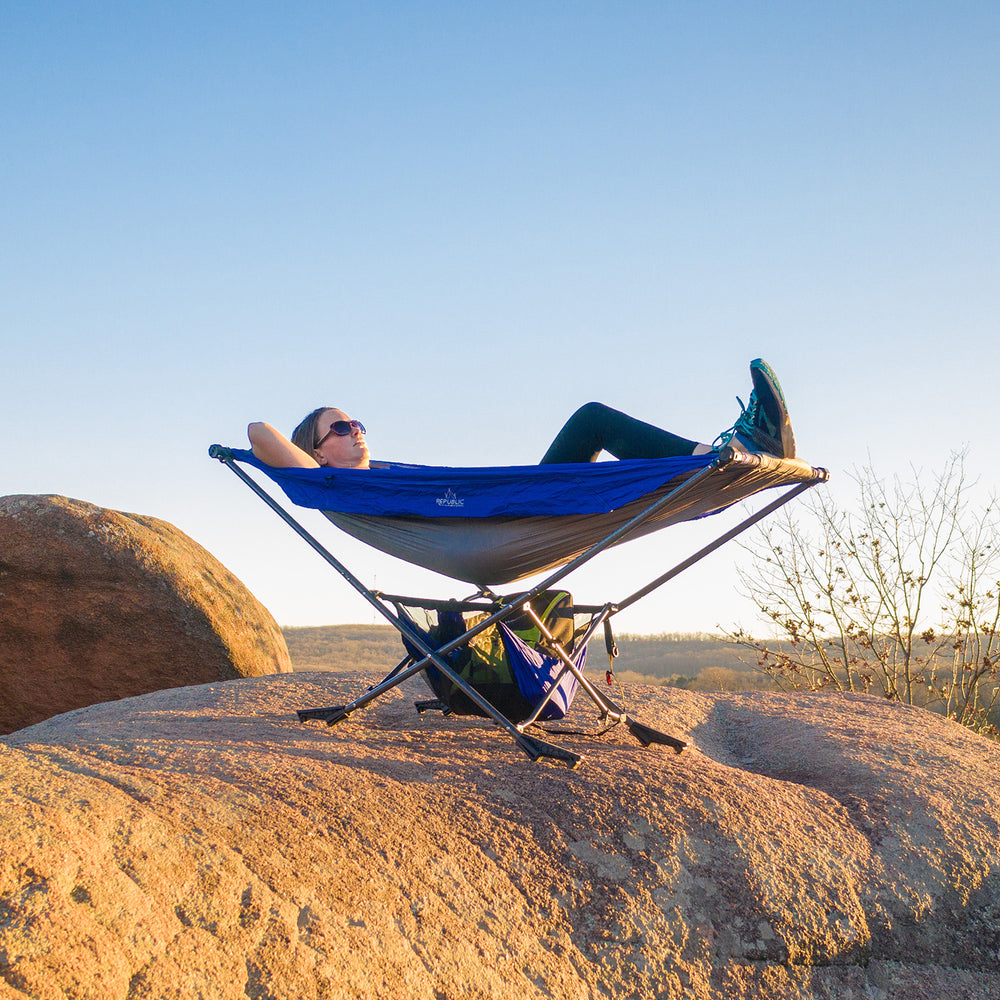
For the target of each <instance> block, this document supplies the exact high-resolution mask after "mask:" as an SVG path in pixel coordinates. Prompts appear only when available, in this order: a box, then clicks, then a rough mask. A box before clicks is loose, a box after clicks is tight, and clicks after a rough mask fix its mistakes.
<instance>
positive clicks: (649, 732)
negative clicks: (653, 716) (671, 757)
mask: <svg viewBox="0 0 1000 1000" xmlns="http://www.w3.org/2000/svg"><path fill="white" fill-rule="evenodd" d="M625 724H626V725H627V726H628V731H629V732H630V733H631V734H632V735H633V736H634V737H635V738H636V739H637V740H638V741H639V742H640V743H641V744H642V745H643V746H644V747H648V746H649V745H650V744H651V743H659V744H661V745H662V746H667V747H673V749H674V750H676V751H677V753H680V752H681V751H682V750H683V749H684V748H685V747H686V746H687V744H686V743H685V742H684V741H683V740H679V739H676V738H675V737H673V736H667V734H666V733H661V732H660V731H659V730H657V729H651V728H650V727H649V726H644V725H643V724H642V723H641V722H636V721H635V719H626V720H625Z"/></svg>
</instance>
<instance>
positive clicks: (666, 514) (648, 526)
mask: <svg viewBox="0 0 1000 1000" xmlns="http://www.w3.org/2000/svg"><path fill="white" fill-rule="evenodd" d="M824 476H825V472H824V471H823V470H821V469H814V468H813V467H812V466H810V465H808V464H807V463H806V462H803V461H800V460H798V459H777V458H771V457H770V456H764V455H747V454H745V453H737V457H736V458H735V459H734V460H733V461H729V462H726V463H724V464H721V465H720V466H719V467H717V468H714V469H712V471H711V474H710V475H708V476H706V477H705V478H703V479H702V480H701V481H700V483H699V484H698V485H697V486H696V487H695V488H694V489H693V490H692V491H691V492H686V493H685V494H684V495H683V496H682V497H679V498H678V501H677V503H676V504H674V503H669V504H667V505H666V506H665V507H663V508H661V509H660V510H659V511H657V513H656V514H654V515H653V516H652V517H651V518H650V519H649V520H648V521H646V522H644V523H643V524H641V525H640V526H639V527H638V528H636V529H635V530H634V531H632V532H630V533H629V534H628V535H627V536H626V537H624V538H622V539H620V540H619V542H616V543H615V544H620V543H621V542H622V541H630V540H631V539H633V538H638V537H640V536H641V535H646V534H649V533H650V532H653V531H658V530H659V529H660V528H665V527H666V526H667V525H670V524H678V523H680V522H681V521H689V520H691V519H693V518H696V517H700V516H702V515H704V514H710V513H713V512H714V511H718V510H722V509H724V508H726V507H728V506H730V505H731V504H734V503H738V502H739V501H741V500H745V499H747V498H748V497H750V496H753V494H755V493H759V492H760V491H761V490H766V489H770V488H772V487H781V486H793V485H795V484H797V483H803V482H810V481H812V480H815V479H818V478H822V477H824ZM680 482H681V478H680V477H678V479H674V480H672V481H671V482H670V483H668V484H666V485H664V486H662V487H660V489H659V490H657V491H654V492H653V493H650V494H647V495H646V496H644V497H641V498H640V499H639V500H635V501H633V502H632V503H629V504H626V505H625V506H623V507H619V508H617V509H616V510H613V511H610V512H608V513H606V514H568V515H563V516H544V517H491V518H471V517H441V518H424V517H395V516H369V515H364V514H341V513H337V512H335V511H324V512H323V513H324V514H325V515H326V516H327V517H328V518H329V519H330V520H331V521H332V522H333V523H334V524H335V525H337V527H338V528H340V529H342V530H343V531H346V532H347V533H348V534H349V535H353V536H354V537H355V538H357V539H359V540H360V541H362V542H365V543H366V544H368V545H371V546H372V547H373V548H376V549H379V550H381V551H382V552H387V553H388V554H389V555H392V556H396V557H397V558H398V559H403V560H405V561H406V562H409V563H413V564H414V565H417V566H423V567H424V568H425V569H429V570H433V571H434V572H435V573H441V574H443V575H444V576H447V577H450V578H452V579H454V580H463V581H465V582H467V583H472V584H475V585H476V586H494V585H498V584H505V583H511V582H513V581H515V580H521V579H523V578H524V577H527V576H532V575H534V574H535V573H541V572H543V571H545V570H548V569H552V568H554V567H557V566H563V565H565V564H566V563H568V562H569V561H570V560H571V559H574V558H575V557H576V556H578V555H580V554H581V553H582V552H586V551H587V549H589V548H590V547H591V546H592V545H595V544H596V543H597V542H599V541H602V540H603V539H605V538H607V536H608V535H610V534H611V533H612V532H613V531H614V530H615V529H616V528H619V527H621V526H622V525H624V524H627V523H628V522H629V521H630V520H631V519H632V518H633V517H635V516H636V515H637V514H639V513H641V512H642V511H643V510H645V509H646V508H647V507H649V506H650V505H651V504H652V503H653V502H654V501H655V500H657V499H659V498H660V497H662V496H665V495H666V494H667V493H669V492H670V491H671V490H673V489H675V488H676V487H677V486H678V485H679V483H680Z"/></svg>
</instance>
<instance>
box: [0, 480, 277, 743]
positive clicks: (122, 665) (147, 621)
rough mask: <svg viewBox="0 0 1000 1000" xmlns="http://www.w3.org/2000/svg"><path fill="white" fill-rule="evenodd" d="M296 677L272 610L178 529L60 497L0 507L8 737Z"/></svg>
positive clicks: (2, 668) (3, 707) (0, 680)
mask: <svg viewBox="0 0 1000 1000" xmlns="http://www.w3.org/2000/svg"><path fill="white" fill-rule="evenodd" d="M290 670H291V664H290V662H289V659H288V650H287V648H286V646H285V640H284V638H283V637H282V635H281V631H280V629H279V628H278V626H277V624H276V623H275V621H274V619H273V618H272V617H271V615H270V614H269V613H268V612H267V610H266V609H265V608H264V607H263V605H261V604H260V602H259V601H257V600H256V598H254V596H253V595H252V594H251V593H250V592H249V591H248V590H247V589H246V587H244V586H243V584H242V583H240V581H239V580H237V579H236V577H235V576H233V574H232V573H230V572H229V571H228V570H227V569H226V568H225V567H224V566H223V565H222V564H221V563H220V562H219V561H218V560H217V559H215V558H214V557H213V556H212V555H211V554H210V553H208V552H207V551H205V549H203V548H202V547H201V546H200V545H198V544H197V543H196V542H194V541H192V540H191V539H190V538H188V536H187V535H185V534H184V533H183V532H182V531H178V529H177V528H175V527H174V526H173V525H171V524H168V523H167V522H166V521H160V520H157V519H156V518H154V517H144V516H143V515H141V514H124V513H121V512H119V511H113V510H104V509H103V508H101V507H95V506H94V505H93V504H89V503H83V502H81V501H79V500H70V499H67V498H66V497H60V496H8V497H2V498H0V732H11V731H13V730H15V729H20V728H21V727H22V726H27V725H30V724H32V723H35V722H38V721H40V720H42V719H46V718H48V717H49V716H51V715H55V714H57V713H60V712H66V711H68V710H69V709H73V708H79V707H80V706H82V705H92V704H94V703H95V702H100V701H109V700H111V699H115V698H124V697H129V696H131V695H136V694H143V693H145V692H148V691H156V690H159V689H160V688H167V687H180V686H183V685H189V684H200V683H204V682H206V681H213V680H225V679H228V678H236V677H245V676H256V675H260V674H268V673H274V672H285V671H290Z"/></svg>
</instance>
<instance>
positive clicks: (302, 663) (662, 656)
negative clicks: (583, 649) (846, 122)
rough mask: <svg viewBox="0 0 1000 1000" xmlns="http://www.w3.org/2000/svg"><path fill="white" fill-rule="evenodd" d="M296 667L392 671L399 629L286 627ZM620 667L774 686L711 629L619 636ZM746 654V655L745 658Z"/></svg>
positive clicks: (706, 686) (705, 684)
mask: <svg viewBox="0 0 1000 1000" xmlns="http://www.w3.org/2000/svg"><path fill="white" fill-rule="evenodd" d="M282 632H283V633H284V635H285V642H286V643H287V644H288V652H289V654H290V655H291V658H292V666H293V667H294V669H295V670H330V671H336V672H341V671H354V670H375V671H386V672H388V671H389V670H390V669H391V668H392V667H394V666H395V665H396V664H397V663H398V662H399V661H400V660H401V659H402V658H403V656H404V654H405V651H404V649H403V644H402V642H401V641H400V638H399V634H398V633H397V632H396V630H395V629H394V628H393V627H392V626H391V625H325V626H319V627H314V628H284V629H282ZM615 641H616V643H617V645H618V653H619V655H618V657H617V659H616V660H615V664H614V669H615V673H616V674H617V675H618V676H619V678H620V679H621V680H624V681H633V682H637V683H646V684H673V685H676V686H678V687H690V688H693V689H702V690H743V689H746V688H760V687H764V688H766V687H769V686H770V683H769V682H768V681H767V680H766V678H764V677H762V676H761V675H760V674H758V673H756V672H755V671H754V670H753V663H752V662H748V661H747V660H746V656H747V654H746V651H743V652H742V653H741V652H740V651H739V650H738V649H737V648H736V647H735V646H734V645H732V644H731V643H728V642H726V641H725V640H724V639H722V638H720V637H718V636H714V635H710V634H708V633H705V632H661V633H659V634H658V635H632V634H630V633H623V634H622V635H618V636H615ZM741 657H742V658H741ZM588 658H589V664H590V668H591V669H592V670H600V671H603V670H606V669H607V664H608V658H607V654H606V652H605V645H604V637H603V634H602V633H601V632H598V634H597V635H596V636H595V637H594V639H593V640H592V641H591V643H590V649H589V651H588Z"/></svg>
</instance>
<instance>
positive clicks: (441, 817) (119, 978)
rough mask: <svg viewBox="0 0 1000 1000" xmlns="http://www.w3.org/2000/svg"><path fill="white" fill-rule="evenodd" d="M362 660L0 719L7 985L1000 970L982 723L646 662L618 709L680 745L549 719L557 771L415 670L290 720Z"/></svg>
mask: <svg viewBox="0 0 1000 1000" xmlns="http://www.w3.org/2000/svg"><path fill="white" fill-rule="evenodd" d="M365 680H366V679H365V678H358V677H354V678H348V679H346V680H345V678H344V677H343V676H338V677H331V676H330V675H328V674H320V673H311V674H310V673H306V674H294V675H281V676H273V677H263V678H251V679H243V680H236V681H231V682H228V683H216V684H210V685H203V686H199V687H191V688H186V689H175V690H167V691H160V692H157V693H155V694H151V695H146V696H143V697H140V698H134V699H130V700H126V701H120V702H115V703H112V704H105V705H96V706H92V707H89V708H84V709H80V710H78V711H75V712H72V713H70V714H68V715H64V716H61V717H58V718H55V719H50V720H48V721H46V722H44V723H42V724H40V725H37V726H33V727H31V728H30V729H26V730H23V731H21V732H18V733H15V734H13V735H10V736H8V737H6V738H4V739H3V740H0V796H2V800H3V809H2V812H0V838H2V843H3V844H4V850H3V852H2V857H0V992H2V989H3V984H4V983H6V988H7V992H6V993H2V995H3V996H12V997H33V998H45V1000H49V998H52V1000H55V998H57V997H60V998H61V997H63V996H74V997H88V998H89V997H93V998H101V1000H119V998H120V1000H126V998H128V1000H140V998H150V1000H153V998H157V1000H159V998H164V997H173V998H195V997H201V998H204V1000H214V998H220V1000H222V998H240V1000H245V998H246V997H253V998H314V997H323V998H337V1000H339V998H345V1000H346V998H352V1000H353V998H357V997H361V998H375V997H379V998H383V997H390V998H394V997H400V998H409V997H418V998H425V997H426V998H433V1000H436V998H449V1000H450V998H456V997H474V998H486V997H500V996H509V997H518V998H535V997H538V998H540V997H556V998H593V1000H597V998H626V997H638V998H654V997H656V998H677V1000H679V998H692V1000H703V998H705V1000H707V998H712V1000H720V998H724V997H725V998H730V997H746V998H751V1000H782V998H803V1000H805V998H820V997H829V998H837V1000H851V998H871V1000H888V998H899V1000H903V998H905V1000H920V998H926V1000H942V998H948V1000H962V998H964V1000H996V997H998V996H1000V975H998V974H997V971H996V969H997V955H998V948H1000V875H998V866H1000V767H998V765H1000V748H998V747H997V745H996V744H993V743H990V742H988V741H987V740H985V739H982V738H980V737H978V736H976V735H974V734H972V733H970V732H968V731H967V730H964V729H962V728H960V727H959V726H957V725H955V724H953V723H949V722H947V721H944V720H942V719H939V718H937V717H935V716H933V715H930V714H927V713H925V712H922V711H919V710H916V709H910V708H906V707H904V706H900V705H895V704H891V703H888V702H884V701H880V700H876V699H873V698H865V697H860V696H857V697H850V696H841V697H836V696H821V695H805V696H802V695H798V696H793V695H775V694H757V693H755V694H745V695H740V694H719V695H704V694H696V693H692V692H685V691H679V690H676V689H662V688H661V689H656V688H639V689H634V690H633V691H632V692H630V699H629V700H630V708H631V709H632V710H633V711H634V712H635V714H636V715H637V716H638V717H639V718H641V719H642V720H643V721H645V722H647V723H649V724H650V725H654V726H657V727H658V728H660V729H662V730H664V731H665V732H670V733H673V734H675V735H679V736H683V737H687V738H689V739H690V740H691V741H692V743H693V746H692V747H691V748H690V749H689V750H687V751H685V752H684V754H682V755H680V756H677V755H675V754H673V753H671V752H664V751H662V750H656V749H651V750H643V749H641V748H640V747H639V746H638V745H637V744H635V743H634V742H632V741H631V739H630V737H629V736H628V733H627V732H625V731H623V727H618V728H616V729H613V730H612V731H611V732H610V733H608V734H606V735H605V736H603V737H601V738H594V737H587V736H580V735H565V734H563V735H558V736H553V737H551V739H552V740H553V741H557V742H559V743H561V744H563V745H565V746H568V747H570V748H571V749H573V750H575V751H577V752H579V753H582V754H583V755H584V757H585V760H584V762H583V764H582V765H581V767H580V768H579V769H577V770H575V771H570V770H568V769H566V768H564V767H561V766H559V765H557V764H552V763H535V764H533V763H531V762H530V761H529V760H528V759H527V758H526V757H524V756H523V755H522V754H521V752H520V751H519V750H517V749H516V748H515V747H514V745H513V744H512V743H511V741H510V740H509V738H508V737H507V736H506V735H505V734H504V733H503V732H502V731H500V730H498V729H496V728H495V727H493V726H491V725H488V724H486V723H483V722H481V721H479V720H463V719H445V718H442V717H441V716H440V715H426V716H422V717H420V716H417V715H416V713H415V712H414V710H413V708H412V705H411V701H412V698H413V697H414V695H416V696H421V697H422V696H424V694H425V692H424V691H423V689H422V688H420V687H415V686H413V685H414V684H415V683H416V682H414V681H412V680H411V681H408V682H406V685H405V688H406V690H404V691H402V692H401V691H400V690H399V689H397V690H396V691H394V692H392V693H391V694H390V695H388V696H386V697H384V698H383V699H382V700H381V701H379V702H377V703H375V704H374V705H372V706H371V707H369V708H368V709H365V710H363V711H361V712H358V713H357V714H355V715H354V716H352V717H351V719H350V720H348V721H347V722H345V723H342V724H340V725H338V726H335V727H332V728H328V727H326V726H324V725H323V724H322V723H315V722H313V723H308V724H305V725H302V724H299V723H298V722H297V721H296V718H295V715H294V709H295V708H305V707H316V706H320V705H327V704H331V703H337V702H338V701H342V700H343V699H342V697H341V696H342V695H344V694H345V693H346V694H348V695H351V694H356V693H357V692H358V691H360V690H362V688H363V684H364V681H365ZM578 714H579V715H580V716H581V717H582V718H580V719H577V720H575V721H577V723H578V724H579V723H581V722H582V723H583V724H585V725H586V724H588V723H589V722H590V721H592V720H591V719H590V718H588V717H587V714H586V713H585V712H580V713H578ZM594 721H595V720H594Z"/></svg>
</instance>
